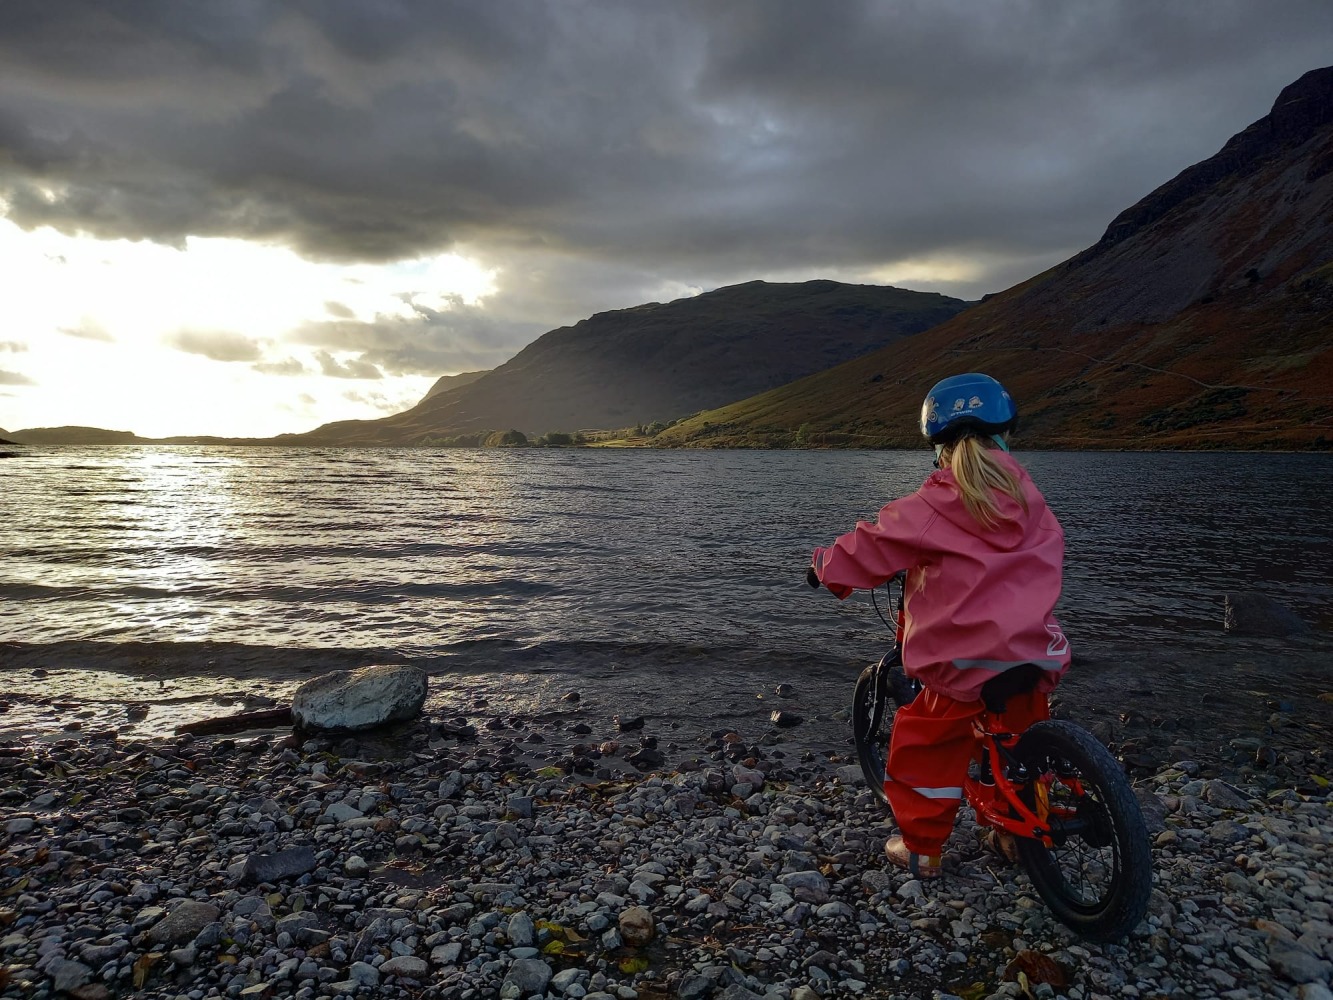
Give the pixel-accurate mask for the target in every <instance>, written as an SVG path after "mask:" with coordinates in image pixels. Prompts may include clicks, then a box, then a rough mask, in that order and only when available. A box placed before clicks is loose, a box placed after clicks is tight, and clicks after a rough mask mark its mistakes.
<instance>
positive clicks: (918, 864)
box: [884, 834, 942, 878]
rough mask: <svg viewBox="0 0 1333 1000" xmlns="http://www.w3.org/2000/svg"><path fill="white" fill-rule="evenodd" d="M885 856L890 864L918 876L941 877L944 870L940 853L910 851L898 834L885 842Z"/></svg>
mask: <svg viewBox="0 0 1333 1000" xmlns="http://www.w3.org/2000/svg"><path fill="white" fill-rule="evenodd" d="M884 856H885V857H887V858H888V859H889V864H891V865H894V866H896V867H898V868H903V869H906V870H907V871H909V872H911V873H912V874H913V875H915V876H916V877H917V878H939V877H940V874H941V872H942V866H941V861H942V859H941V857H940V855H938V854H916V853H914V852H912V851H909V850H908V849H907V845H906V844H904V843H903V838H902V837H899V836H897V835H896V834H895V835H894V836H892V837H890V838H889V839H888V841H887V842H885V844H884Z"/></svg>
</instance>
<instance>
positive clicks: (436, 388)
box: [421, 371, 486, 400]
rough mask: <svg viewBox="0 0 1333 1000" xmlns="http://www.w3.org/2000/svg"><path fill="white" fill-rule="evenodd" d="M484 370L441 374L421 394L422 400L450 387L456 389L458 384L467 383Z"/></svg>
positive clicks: (481, 374) (477, 377)
mask: <svg viewBox="0 0 1333 1000" xmlns="http://www.w3.org/2000/svg"><path fill="white" fill-rule="evenodd" d="M485 374H486V372H484V371H480V372H459V373H458V374H457V375H441V376H440V377H439V378H437V379H436V380H435V384H434V385H432V386H431V387H430V389H428V390H427V391H426V395H424V396H422V397H421V398H422V399H423V400H426V399H430V397H431V396H438V395H439V394H440V393H442V392H448V391H449V390H450V389H457V388H459V387H460V386H464V385H469V384H471V383H473V382H475V381H477V379H479V378H481V377H482V376H483V375H485Z"/></svg>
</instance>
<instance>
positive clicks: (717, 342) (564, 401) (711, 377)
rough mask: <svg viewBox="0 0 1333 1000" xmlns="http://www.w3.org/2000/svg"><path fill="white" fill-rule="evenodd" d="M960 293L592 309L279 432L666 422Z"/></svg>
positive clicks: (788, 291)
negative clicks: (317, 423)
mask: <svg viewBox="0 0 1333 1000" xmlns="http://www.w3.org/2000/svg"><path fill="white" fill-rule="evenodd" d="M969 304H970V303H967V302H963V301H962V300H960V299H954V298H949V297H948V296H944V295H938V294H935V293H930V292H913V291H908V290H905V289H900V288H891V287H883V286H876V285H848V284H841V283H839V282H836V281H806V282H800V283H791V284H782V283H769V282H764V281H751V282H747V283H745V284H741V285H731V286H728V287H725V288H719V289H716V290H714V291H710V292H705V293H703V294H701V295H698V296H694V297H691V298H684V299H678V300H676V301H674V302H668V303H665V304H663V303H657V302H653V303H648V304H646V305H641V306H636V307H634V308H631V309H619V310H615V311H612V312H604V313H598V314H596V315H594V316H591V317H589V318H588V319H585V320H582V321H580V322H578V323H576V324H574V325H573V326H568V327H561V328H559V329H556V330H552V331H550V332H549V333H546V334H544V335H542V336H541V337H539V338H538V339H537V340H536V341H534V342H533V343H531V344H529V345H528V346H527V347H525V348H524V349H523V350H522V351H520V352H519V353H518V354H517V355H516V356H515V357H514V358H512V359H511V360H510V361H508V362H506V363H505V364H503V365H501V366H500V367H498V368H496V369H494V370H493V371H490V372H486V373H483V374H481V375H480V377H478V378H476V379H475V380H473V381H471V382H467V383H465V384H461V385H452V386H450V387H448V388H445V389H443V390H442V391H438V392H436V391H435V390H434V389H433V390H432V393H431V394H430V395H428V396H427V397H426V398H425V399H423V400H422V401H421V402H420V403H418V404H417V405H416V406H415V407H413V408H412V409H411V410H408V411H406V412H404V413H399V414H395V415H394V416H391V417H386V418H383V419H380V420H357V421H341V422H339V423H334V424H326V425H325V426H323V427H320V428H318V429H316V430H314V431H312V432H310V433H308V434H297V435H285V436H284V437H283V438H281V439H280V440H281V441H282V442H283V443H288V444H417V443H423V442H430V441H440V440H447V439H449V438H451V437H459V436H463V435H467V434H475V433H477V432H479V431H485V430H503V429H508V428H517V429H519V430H521V431H524V432H526V433H528V434H543V433H547V432H550V431H566V432H568V431H576V430H581V429H591V428H616V427H627V426H633V425H636V424H649V423H652V422H654V421H658V422H663V423H665V422H668V421H671V420H674V419H676V418H679V417H683V416H686V415H688V414H691V413H694V412H697V411H699V410H702V409H705V408H708V407H715V406H720V405H722V404H725V403H729V402H731V401H733V400H736V399H742V398H745V397H747V396H752V395H754V394H755V393H758V392H763V391H764V390H766V389H771V388H773V387H775V386H780V385H784V384H786V383H788V382H791V381H792V380H794V379H798V378H801V377H803V376H806V375H809V374H811V373H813V372H817V371H821V370H823V369H826V368H829V367H831V366H833V365H836V364H839V363H841V362H843V361H846V360H848V359H849V358H855V357H858V356H861V355H864V354H866V353H867V352H869V351H872V350H875V349H877V348H882V347H884V346H885V345H887V344H892V343H896V342H898V341H900V340H901V339H902V338H904V337H908V336H909V335H911V334H917V333H919V332H920V331H922V330H926V329H929V328H930V327H932V326H935V325H936V324H938V323H941V322H943V321H944V320H947V319H949V318H951V317H953V316H955V315H957V314H958V313H959V312H960V311H961V310H963V309H965V308H966V307H967V306H968V305H969Z"/></svg>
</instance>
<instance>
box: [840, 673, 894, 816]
mask: <svg viewBox="0 0 1333 1000" xmlns="http://www.w3.org/2000/svg"><path fill="white" fill-rule="evenodd" d="M893 669H895V667H894V665H892V664H888V663H879V664H873V665H871V666H869V667H866V668H865V669H864V670H862V671H861V676H860V677H858V678H857V679H856V691H855V692H854V693H853V695H852V738H853V739H854V740H855V741H856V757H857V760H858V761H859V762H860V764H861V775H862V776H863V777H864V778H865V781H866V785H867V786H869V788H870V790H871V791H872V792H874V794H875V798H877V799H879V801H880V802H881V803H883V804H884V805H885V806H886V807H887V806H888V804H889V797H888V796H887V795H885V794H884V769H885V766H886V764H887V763H888V759H889V739H890V737H891V736H892V735H893V713H894V712H895V711H896V710H897V706H896V705H895V703H894V702H893V699H892V698H891V697H890V691H889V671H891V670H893ZM896 669H898V670H902V667H896Z"/></svg>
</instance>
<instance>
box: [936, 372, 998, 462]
mask: <svg viewBox="0 0 1333 1000" xmlns="http://www.w3.org/2000/svg"><path fill="white" fill-rule="evenodd" d="M1017 422H1018V407H1017V406H1015V405H1014V401H1013V399H1011V398H1010V396H1009V393H1007V392H1006V391H1005V389H1004V386H1002V385H1000V383H999V382H997V381H995V379H993V378H991V377H990V376H989V375H982V374H981V373H980V372H970V373H969V374H967V375H953V376H951V377H949V378H946V379H944V380H943V381H940V382H936V383H935V386H934V387H933V388H932V389H931V390H930V392H928V393H926V401H925V402H924V403H922V404H921V433H922V434H924V435H925V436H926V438H927V440H929V441H930V443H931V444H949V443H950V442H953V441H956V440H958V439H959V438H960V437H962V436H963V435H964V434H966V433H968V432H969V431H970V432H972V433H974V434H985V435H989V436H991V437H998V436H999V435H1001V434H1003V433H1004V432H1005V431H1008V430H1012V429H1013V427H1014V425H1015V424H1016V423H1017Z"/></svg>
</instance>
